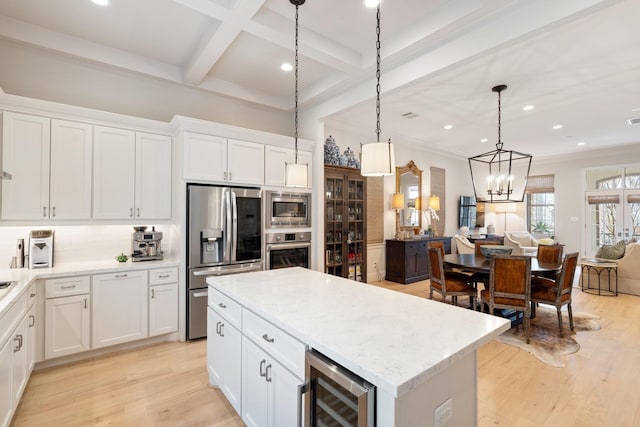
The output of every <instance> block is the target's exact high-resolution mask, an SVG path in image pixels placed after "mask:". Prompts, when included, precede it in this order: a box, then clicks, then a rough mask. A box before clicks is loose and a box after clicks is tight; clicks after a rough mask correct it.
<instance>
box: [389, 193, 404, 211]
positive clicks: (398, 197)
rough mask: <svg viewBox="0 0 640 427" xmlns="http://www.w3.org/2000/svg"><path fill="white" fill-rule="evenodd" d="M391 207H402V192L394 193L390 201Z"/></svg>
mask: <svg viewBox="0 0 640 427" xmlns="http://www.w3.org/2000/svg"><path fill="white" fill-rule="evenodd" d="M391 207H393V209H404V194H402V193H395V194H394V195H393V200H392V202H391Z"/></svg>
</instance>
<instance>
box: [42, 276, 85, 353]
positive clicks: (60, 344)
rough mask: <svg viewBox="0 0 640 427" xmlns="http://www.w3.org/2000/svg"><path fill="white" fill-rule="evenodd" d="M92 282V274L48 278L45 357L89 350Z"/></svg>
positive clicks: (46, 286) (46, 287)
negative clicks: (90, 275)
mask: <svg viewBox="0 0 640 427" xmlns="http://www.w3.org/2000/svg"><path fill="white" fill-rule="evenodd" d="M90 284H91V279H90V277H89V276H77V277H68V278H66V277H65V278H59V279H49V280H45V282H44V286H45V296H46V300H45V310H44V311H45V328H44V330H45V333H44V358H45V359H52V358H54V357H60V356H67V355H69V354H74V353H79V352H81V351H87V350H89V348H90V345H91V340H90V332H91V329H90V327H91V295H90V292H91V285H90Z"/></svg>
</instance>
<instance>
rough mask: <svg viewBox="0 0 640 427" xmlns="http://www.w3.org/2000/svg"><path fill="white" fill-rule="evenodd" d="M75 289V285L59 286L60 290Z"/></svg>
mask: <svg viewBox="0 0 640 427" xmlns="http://www.w3.org/2000/svg"><path fill="white" fill-rule="evenodd" d="M75 287H76V285H66V286H60V289H74V288H75Z"/></svg>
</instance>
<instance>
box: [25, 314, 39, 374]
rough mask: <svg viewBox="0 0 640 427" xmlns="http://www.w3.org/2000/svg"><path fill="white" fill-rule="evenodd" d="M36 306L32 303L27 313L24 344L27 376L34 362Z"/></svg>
mask: <svg viewBox="0 0 640 427" xmlns="http://www.w3.org/2000/svg"><path fill="white" fill-rule="evenodd" d="M36 311H37V310H36V306H35V305H32V306H31V308H30V309H29V312H28V313H27V337H26V339H25V346H26V348H27V372H28V374H27V376H28V375H30V374H31V371H33V366H34V365H35V364H36Z"/></svg>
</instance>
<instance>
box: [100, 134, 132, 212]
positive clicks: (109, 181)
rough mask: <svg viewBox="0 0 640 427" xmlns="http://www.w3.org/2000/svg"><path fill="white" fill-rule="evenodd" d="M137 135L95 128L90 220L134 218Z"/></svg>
mask: <svg viewBox="0 0 640 427" xmlns="http://www.w3.org/2000/svg"><path fill="white" fill-rule="evenodd" d="M135 144H136V133H135V132H134V131H130V130H124V129H117V128H110V127H103V126H95V128H94V148H95V155H94V159H93V217H94V218H97V219H126V218H133V214H134V206H133V205H134V195H135V186H134V180H135V159H136V145H135Z"/></svg>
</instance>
